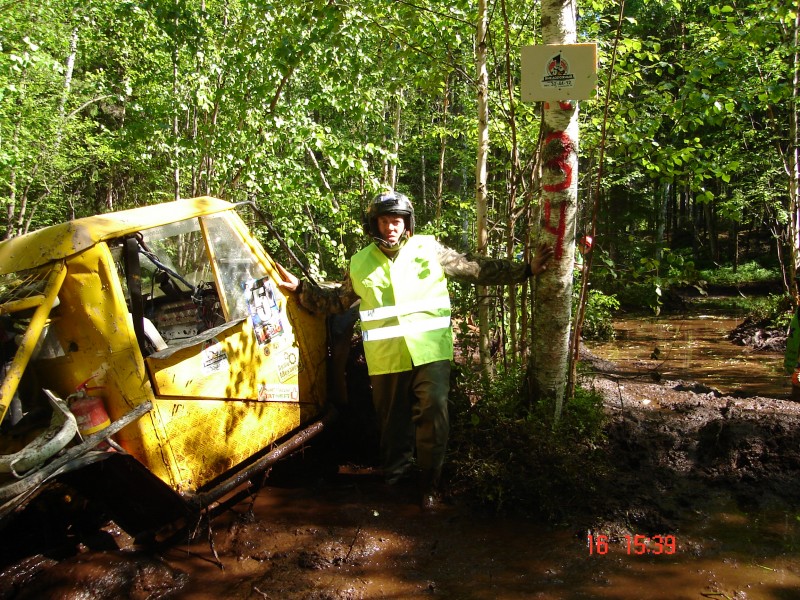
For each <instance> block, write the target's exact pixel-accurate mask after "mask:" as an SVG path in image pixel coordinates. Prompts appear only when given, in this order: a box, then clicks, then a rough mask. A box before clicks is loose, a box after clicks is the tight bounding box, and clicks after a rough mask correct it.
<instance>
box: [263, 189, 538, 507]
mask: <svg viewBox="0 0 800 600" xmlns="http://www.w3.org/2000/svg"><path fill="white" fill-rule="evenodd" d="M364 230H365V233H367V234H368V235H369V236H371V237H372V240H373V241H372V243H371V244H369V245H368V246H367V247H366V248H364V249H363V250H361V251H359V252H357V253H356V254H355V255H354V256H353V257H352V258H351V259H350V274H349V277H348V278H346V279H345V281H344V282H343V283H342V285H341V286H340V287H338V288H333V289H325V290H323V289H320V288H318V287H316V286H308V285H303V283H302V282H299V281H298V279H297V278H296V277H295V276H294V275H292V274H290V273H288V272H287V271H286V270H285V269H283V268H282V267H280V266H279V268H280V271H281V275H282V277H283V278H284V280H285V281H284V283H283V284H281V285H282V287H283V288H284V289H286V290H288V291H293V292H296V293H297V298H298V301H299V303H300V304H301V305H302V306H304V307H306V308H308V309H310V310H316V311H322V312H328V313H337V312H343V311H345V310H347V309H348V308H350V307H351V306H352V305H353V304H354V303H356V302H357V301H358V300H359V299H360V301H361V304H360V307H359V311H360V317H361V328H362V332H363V340H364V354H365V356H366V359H367V367H368V370H369V374H370V381H371V383H372V397H373V403H374V405H375V410H376V413H377V415H378V421H379V425H380V435H381V438H380V440H381V441H380V452H381V464H382V466H383V473H384V478H385V479H386V482H387V483H389V484H394V483H397V482H398V481H400V480H401V479H403V478H405V477H406V476H408V475H409V474H410V470H411V468H412V465H413V460H414V454H415V451H416V462H417V466H418V467H419V470H420V485H421V491H422V507H423V509H431V508H433V507H434V504H435V492H436V489H437V486H438V484H439V477H440V474H441V469H442V464H443V462H444V455H445V450H446V447H447V439H448V435H449V429H450V425H449V419H448V412H447V395H448V393H449V390H450V362H451V360H452V359H453V332H452V327H451V324H450V296H449V293H448V290H447V279H446V278H447V277H448V276H449V277H454V278H456V279H460V280H464V281H469V282H472V283H477V284H479V285H498V284H506V283H518V282H521V281H523V280H525V279H526V278H528V277H530V276H532V275H538V274H540V273H542V272H543V271H544V270H545V269H546V262H547V261H548V260H549V259H550V257H551V256H552V255H553V250H552V249H551V248H548V247H546V246H544V245H542V246H541V247H540V248H539V251H538V252H537V255H536V257H535V259H534V260H533V262H532V263H530V264H527V263H515V262H510V261H506V260H496V259H488V258H485V257H479V256H472V255H465V254H461V253H459V252H456V251H455V250H452V249H450V248H446V247H445V246H442V245H441V244H440V243H439V242H438V241H437V240H436V239H435V238H434V237H433V236H429V235H414V207H413V206H412V204H411V202H410V200H409V199H408V198H407V197H406V196H405V195H403V194H400V193H397V192H394V191H388V192H385V193H383V194H380V195H379V196H377V197H376V198H375V200H374V201H373V202H372V204H371V205H370V207H369V209H368V212H367V216H366V219H365V222H364Z"/></svg>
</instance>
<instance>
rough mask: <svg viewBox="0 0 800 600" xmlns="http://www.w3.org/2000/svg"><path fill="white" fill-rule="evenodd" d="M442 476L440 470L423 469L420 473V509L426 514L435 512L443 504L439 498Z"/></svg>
mask: <svg viewBox="0 0 800 600" xmlns="http://www.w3.org/2000/svg"><path fill="white" fill-rule="evenodd" d="M440 475H441V473H440V472H439V470H438V469H423V470H422V472H421V473H420V478H419V488H420V493H421V495H420V507H421V508H422V510H423V511H425V512H432V511H435V510H436V509H437V508H438V507H439V505H440V503H441V500H440V498H439V478H440Z"/></svg>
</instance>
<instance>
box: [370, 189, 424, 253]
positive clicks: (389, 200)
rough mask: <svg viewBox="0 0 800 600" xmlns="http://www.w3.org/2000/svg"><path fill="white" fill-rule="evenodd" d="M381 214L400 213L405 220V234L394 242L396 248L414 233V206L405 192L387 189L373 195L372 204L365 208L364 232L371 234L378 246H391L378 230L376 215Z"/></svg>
mask: <svg viewBox="0 0 800 600" xmlns="http://www.w3.org/2000/svg"><path fill="white" fill-rule="evenodd" d="M381 215H400V216H402V217H403V220H404V221H405V222H406V235H404V236H403V238H402V240H401V241H400V242H398V243H397V244H395V246H397V247H398V249H399V247H400V246H401V245H402V244H404V243H405V240H406V239H408V237H409V236H411V235H414V206H413V205H412V204H411V200H409V199H408V196H406V195H405V194H401V193H400V192H395V191H393V190H389V191H387V192H383V193H382V194H379V195H377V196H375V199H374V200H373V201H372V204H370V205H369V208H368V209H367V216H366V217H365V218H364V233H366V234H367V235H369V236H371V237H372V238H373V239H374V240H375V243H376V244H378V245H379V246H383V247H385V248H391V246H390V245H389V244H388V243H387V242H386V241H385V240H383V239H382V238H381V233H380V231H379V230H378V217H380V216H381Z"/></svg>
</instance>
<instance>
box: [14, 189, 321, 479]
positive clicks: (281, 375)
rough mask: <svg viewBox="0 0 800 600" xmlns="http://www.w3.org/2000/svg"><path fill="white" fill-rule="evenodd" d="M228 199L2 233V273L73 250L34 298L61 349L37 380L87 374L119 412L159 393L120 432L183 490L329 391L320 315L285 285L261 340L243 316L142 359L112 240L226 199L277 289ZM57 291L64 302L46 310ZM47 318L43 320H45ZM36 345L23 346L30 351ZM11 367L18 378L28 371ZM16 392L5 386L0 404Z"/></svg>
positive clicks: (216, 209) (68, 380)
mask: <svg viewBox="0 0 800 600" xmlns="http://www.w3.org/2000/svg"><path fill="white" fill-rule="evenodd" d="M233 209H234V206H233V205H232V204H230V203H228V202H224V201H222V200H217V199H214V198H198V199H192V200H180V201H178V202H169V203H165V204H161V205H158V206H150V207H144V208H139V209H133V210H131V211H123V212H120V213H112V214H108V215H101V216H97V217H88V218H86V219H78V220H76V221H73V222H71V223H67V224H63V225H57V226H54V227H50V228H47V229H44V230H41V231H38V232H33V233H31V234H28V235H26V236H22V237H19V238H15V239H12V240H7V241H5V242H2V243H0V276H2V275H3V274H7V273H16V272H18V271H19V270H20V269H27V268H31V267H35V266H37V265H40V264H46V263H48V262H52V261H65V262H66V268H64V269H61V270H60V273H61V275H60V279H59V281H58V282H57V285H56V282H55V280H53V281H52V282H51V284H50V285H49V286H48V288H47V291H46V292H45V293H44V300H43V301H42V302H41V305H40V306H39V307H38V308H37V309H36V310H37V312H36V314H39V312H40V311H41V313H42V315H43V317H44V318H47V316H48V313H50V315H49V316H50V321H49V329H50V331H49V334H48V336H49V337H48V339H50V336H51V337H52V339H53V340H54V341H55V342H57V346H60V348H61V349H62V350H63V352H62V353H61V355H59V356H55V357H52V356H51V357H48V358H43V357H40V358H38V359H34V360H32V361H31V363H32V366H33V367H34V369H35V374H36V379H37V384H38V385H40V386H41V387H46V388H48V389H52V390H54V391H55V392H56V393H57V394H59V395H61V397H66V396H68V395H69V394H70V393H72V392H74V391H75V390H76V389H77V388H78V386H80V385H81V384H83V383H84V382H87V381H88V384H87V385H88V386H89V387H90V388H95V389H94V391H93V392H92V395H100V396H102V397H103V399H104V402H105V404H106V409H107V410H108V412H109V414H110V416H111V419H112V420H116V419H118V418H120V417H121V416H122V415H124V414H126V413H127V412H129V411H130V409H131V408H133V407H135V406H139V405H141V404H143V403H145V402H152V404H153V410H151V411H149V412H148V413H147V414H146V415H144V417H142V418H141V419H139V420H138V421H136V422H134V423H132V424H131V425H129V426H127V427H125V428H124V429H123V430H122V431H121V432H120V433H119V434H117V436H116V439H117V441H118V442H119V443H120V444H121V445H122V446H123V447H124V448H125V449H126V450H127V451H128V452H129V453H130V454H131V455H133V456H134V457H135V458H136V459H137V460H139V461H140V462H141V463H142V464H143V465H145V466H146V467H147V468H148V469H149V470H150V471H151V472H152V473H153V474H155V475H156V476H157V477H158V478H160V479H161V480H162V481H164V482H165V483H166V484H167V485H169V486H170V487H172V488H173V489H175V490H176V491H178V492H190V493H193V492H195V491H197V490H198V489H199V488H201V487H203V486H205V485H207V484H209V483H210V482H211V481H212V480H213V479H214V478H217V477H219V476H220V475H223V474H224V473H225V472H226V471H227V470H229V469H231V468H232V467H234V466H236V465H238V464H240V463H242V461H246V460H247V459H248V458H250V457H251V456H253V454H255V453H256V452H258V451H260V450H262V449H263V448H266V447H269V446H270V445H271V444H273V443H274V442H276V441H278V440H280V439H281V438H284V437H286V436H288V435H290V434H292V433H294V432H295V431H296V430H297V429H298V428H300V427H301V426H303V425H305V424H307V423H308V422H310V421H311V420H313V419H314V418H315V417H317V416H318V415H319V413H320V411H321V409H322V406H323V404H324V402H325V392H326V372H325V365H326V355H327V353H326V328H325V323H324V318H323V317H322V316H320V315H312V314H310V313H308V312H307V311H305V310H303V309H301V308H300V307H299V306H298V305H297V304H296V302H295V301H294V299H293V298H292V297H287V296H284V295H282V294H280V293H279V292H278V293H277V298H278V302H279V305H280V308H281V310H283V311H285V316H286V320H285V321H286V331H284V333H283V334H282V335H280V336H277V337H275V338H274V339H271V340H268V341H267V342H266V343H265V342H264V341H263V340H262V341H258V340H257V338H256V334H255V331H254V329H253V324H252V322H251V320H250V318H239V319H236V320H233V321H231V322H229V323H227V324H226V325H225V326H222V327H221V328H220V329H219V330H214V331H212V332H211V333H213V334H214V335H213V337H212V336H211V335H210V334H209V332H204V333H205V334H206V335H205V336H204V335H202V334H201V335H198V336H197V338H196V339H195V340H194V342H192V341H189V342H187V343H186V344H185V347H181V348H178V349H175V348H174V347H173V348H168V351H163V352H160V353H156V354H154V355H152V356H150V357H148V358H146V359H145V358H144V357H143V356H142V354H141V352H140V350H139V344H138V341H137V339H136V334H135V332H134V330H133V326H132V320H131V318H130V314H129V309H128V306H127V303H126V298H125V293H124V289H123V282H122V281H121V280H120V274H119V272H118V267H117V265H115V263H114V259H113V256H112V253H111V250H110V249H109V246H108V244H107V243H106V242H109V241H111V240H116V239H118V238H121V237H123V236H126V235H130V234H133V233H138V232H141V231H145V230H147V229H150V228H153V227H158V226H161V225H166V224H169V223H173V222H176V221H179V220H183V219H188V218H199V217H203V216H207V215H212V214H216V213H222V212H224V211H230V216H229V217H226V219H227V221H228V222H229V223H231V224H232V225H233V227H234V229H235V231H236V233H237V235H238V236H239V237H240V241H241V243H242V252H243V253H251V254H252V255H253V256H255V257H256V259H257V262H258V263H260V264H261V265H262V267H263V269H264V271H265V272H266V273H267V277H268V278H269V279H270V280H271V281H272V283H273V284H274V285H273V287H274V288H275V289H276V290H277V289H278V288H277V281H278V280H279V276H278V275H277V269H276V267H275V264H274V262H273V261H272V259H271V258H270V257H269V256H268V255H267V253H266V252H265V251H264V249H263V248H262V247H261V245H260V244H259V243H258V241H257V240H255V239H254V238H253V237H252V235H251V234H250V232H249V231H248V229H247V227H246V226H245V225H244V223H243V222H242V220H241V219H240V218H239V217H238V215H236V213H235V211H234V210H233ZM204 235H205V234H204ZM206 242H208V240H206ZM217 282H218V283H219V278H217ZM57 288H60V289H57ZM53 290H55V291H53ZM56 292H58V298H59V300H60V303H59V305H58V306H57V307H56V308H55V309H53V310H52V311H51V310H50V307H51V305H52V304H53V302H54V300H55V293H56ZM220 298H221V299H222V294H220ZM13 302H23V303H28V304H30V303H33V304H35V303H36V302H38V300H36V301H34V300H24V301H18V300H13ZM22 305H23V304H19V305H17V306H22ZM12 306H13V305H12ZM226 314H227V313H226ZM43 324H44V323H43V321H41V319H40V320H39V321H37V327H38V331H39V332H41V330H42V327H43ZM36 339H38V335H37V336H36ZM35 341H36V340H34V342H35ZM31 352H33V348H32V347H27V346H26V353H27V356H30V355H31ZM20 365H21V366H22V368H23V369H24V365H23V364H22V362H20ZM15 377H16V381H17V383H18V382H19V378H20V377H21V372H19V373H17V374H16V375H15ZM3 385H4V386H6V382H5V381H4V382H3ZM9 389H10V388H9ZM12 394H13V392H12ZM10 397H11V394H7V393H6V388H5V387H4V388H3V395H2V399H3V410H5V407H6V406H7V402H6V399H7V398H10Z"/></svg>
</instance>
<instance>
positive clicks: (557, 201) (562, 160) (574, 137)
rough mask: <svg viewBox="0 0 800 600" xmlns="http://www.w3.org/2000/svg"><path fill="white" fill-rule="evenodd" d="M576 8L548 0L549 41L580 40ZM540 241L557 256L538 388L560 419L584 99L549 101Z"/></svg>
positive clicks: (536, 349) (543, 316) (536, 356)
mask: <svg viewBox="0 0 800 600" xmlns="http://www.w3.org/2000/svg"><path fill="white" fill-rule="evenodd" d="M575 30H576V7H575V3H574V2H573V1H570V0H542V37H543V41H544V43H545V44H573V43H575V42H576V33H575ZM542 131H543V134H544V135H543V136H542V146H541V149H540V150H541V183H542V198H541V202H542V207H541V215H542V227H541V232H540V239H541V240H542V241H544V242H546V243H547V244H550V245H552V246H553V249H554V251H555V255H554V257H553V259H552V260H551V262H550V264H549V265H548V267H547V270H546V271H545V272H544V273H543V274H542V275H541V276H540V277H539V279H538V281H537V284H536V292H535V302H534V311H533V319H534V323H533V335H534V339H533V340H532V345H533V352H532V381H531V383H532V391H533V394H534V396H535V397H538V398H539V399H542V400H551V401H553V402H554V407H555V417H556V419H558V418H559V417H560V415H561V410H562V407H563V401H564V393H565V390H566V384H567V370H568V367H569V338H570V320H571V306H572V277H573V266H574V255H575V243H574V240H575V213H576V207H577V199H578V154H577V150H578V103H577V101H574V100H566V99H565V100H564V101H561V102H558V101H555V102H554V101H550V102H545V104H544V111H543V123H542Z"/></svg>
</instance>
